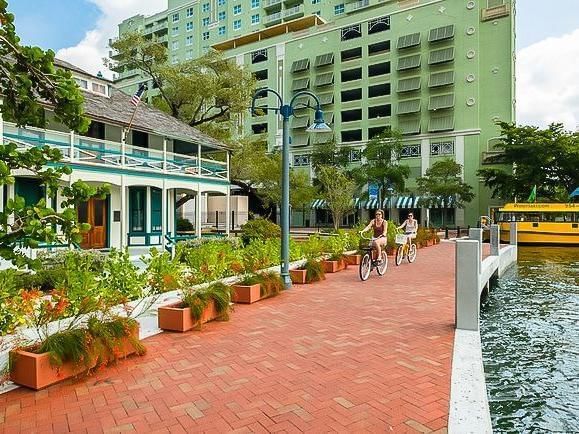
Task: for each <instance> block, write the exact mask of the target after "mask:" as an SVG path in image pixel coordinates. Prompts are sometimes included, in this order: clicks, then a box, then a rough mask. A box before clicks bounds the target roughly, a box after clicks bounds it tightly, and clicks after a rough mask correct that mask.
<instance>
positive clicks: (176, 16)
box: [173, 12, 179, 23]
mask: <svg viewBox="0 0 579 434" xmlns="http://www.w3.org/2000/svg"><path fill="white" fill-rule="evenodd" d="M177 21H179V13H178V12H177V13H176V14H173V22H174V23H176V22H177Z"/></svg>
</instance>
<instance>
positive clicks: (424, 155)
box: [420, 139, 430, 176]
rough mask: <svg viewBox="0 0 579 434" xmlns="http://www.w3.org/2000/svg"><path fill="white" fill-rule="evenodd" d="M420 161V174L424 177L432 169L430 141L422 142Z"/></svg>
mask: <svg viewBox="0 0 579 434" xmlns="http://www.w3.org/2000/svg"><path fill="white" fill-rule="evenodd" d="M420 160H421V161H420V166H421V167H420V174H421V175H422V176H424V175H426V171H427V170H428V169H429V167H430V141H429V140H428V139H422V140H421V141H420Z"/></svg>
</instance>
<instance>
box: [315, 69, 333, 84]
mask: <svg viewBox="0 0 579 434" xmlns="http://www.w3.org/2000/svg"><path fill="white" fill-rule="evenodd" d="M330 84H334V73H333V72H328V73H326V74H320V75H318V76H317V77H316V86H317V87H320V86H328V85H330Z"/></svg>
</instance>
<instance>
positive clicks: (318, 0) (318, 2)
mask: <svg viewBox="0 0 579 434" xmlns="http://www.w3.org/2000/svg"><path fill="white" fill-rule="evenodd" d="M321 2H322V0H312V4H313V5H319V4H320V3H321Z"/></svg>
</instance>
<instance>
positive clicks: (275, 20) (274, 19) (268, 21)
mask: <svg viewBox="0 0 579 434" xmlns="http://www.w3.org/2000/svg"><path fill="white" fill-rule="evenodd" d="M279 23H281V12H276V13H275V14H271V15H266V16H265V25H266V26H272V25H274V24H279Z"/></svg>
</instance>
